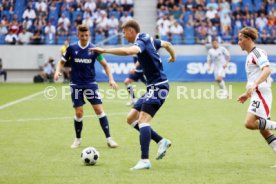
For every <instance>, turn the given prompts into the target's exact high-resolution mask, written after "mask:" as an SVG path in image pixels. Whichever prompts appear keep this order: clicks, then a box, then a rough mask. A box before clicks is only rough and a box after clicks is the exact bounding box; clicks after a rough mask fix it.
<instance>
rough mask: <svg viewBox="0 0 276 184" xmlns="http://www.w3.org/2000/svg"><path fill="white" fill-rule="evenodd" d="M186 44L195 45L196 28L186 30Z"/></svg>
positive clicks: (186, 28)
mask: <svg viewBox="0 0 276 184" xmlns="http://www.w3.org/2000/svg"><path fill="white" fill-rule="evenodd" d="M184 44H195V30H194V27H190V26H189V27H187V26H186V27H185V28H184Z"/></svg>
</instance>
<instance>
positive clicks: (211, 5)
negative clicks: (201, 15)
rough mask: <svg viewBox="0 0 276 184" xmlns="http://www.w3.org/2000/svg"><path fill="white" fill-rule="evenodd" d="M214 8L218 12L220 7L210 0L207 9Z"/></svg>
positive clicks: (213, 0)
mask: <svg viewBox="0 0 276 184" xmlns="http://www.w3.org/2000/svg"><path fill="white" fill-rule="evenodd" d="M211 7H212V8H213V9H214V10H218V8H219V6H218V3H217V2H216V1H215V0H210V1H209V3H207V6H206V8H207V9H209V8H211Z"/></svg>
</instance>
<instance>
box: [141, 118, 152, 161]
mask: <svg viewBox="0 0 276 184" xmlns="http://www.w3.org/2000/svg"><path fill="white" fill-rule="evenodd" d="M150 129H151V128H150V126H149V124H147V123H141V124H140V145H141V152H142V154H141V159H148V158H149V145H150V139H151V130H150Z"/></svg>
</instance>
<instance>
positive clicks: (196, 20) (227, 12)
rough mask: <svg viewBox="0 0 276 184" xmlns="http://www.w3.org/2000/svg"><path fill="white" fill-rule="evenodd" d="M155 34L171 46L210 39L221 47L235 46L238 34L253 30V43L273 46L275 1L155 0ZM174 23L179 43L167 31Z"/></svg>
mask: <svg viewBox="0 0 276 184" xmlns="http://www.w3.org/2000/svg"><path fill="white" fill-rule="evenodd" d="M156 9H157V25H156V26H157V34H158V35H159V36H160V37H161V38H166V39H168V40H169V41H171V42H173V43H175V44H206V43H210V41H211V38H212V37H213V36H216V37H218V40H219V41H220V42H222V43H230V44H237V42H238V38H237V35H238V31H239V30H240V29H241V28H242V27H244V26H252V27H256V28H257V29H258V30H259V34H260V35H259V36H260V38H259V39H258V40H257V43H260V44H275V43H276V39H275V34H276V11H275V10H276V3H275V0H267V1H262V0H243V1H234V0H232V1H228V0H218V1H217V0H158V2H157V5H156ZM175 22H178V23H179V24H180V25H181V26H182V27H183V29H184V32H183V37H181V40H177V41H176V40H175V39H176V38H175V36H174V33H173V32H172V31H171V27H173V25H174V23H175Z"/></svg>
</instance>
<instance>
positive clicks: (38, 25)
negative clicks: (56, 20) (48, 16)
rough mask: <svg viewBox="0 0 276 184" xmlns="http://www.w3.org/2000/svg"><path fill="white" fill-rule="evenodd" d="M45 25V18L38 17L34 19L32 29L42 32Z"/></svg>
mask: <svg viewBox="0 0 276 184" xmlns="http://www.w3.org/2000/svg"><path fill="white" fill-rule="evenodd" d="M46 25H47V23H46V21H45V18H44V17H42V16H38V18H37V19H35V21H34V29H35V30H40V31H42V29H43V28H44V27H45V26H46Z"/></svg>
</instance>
